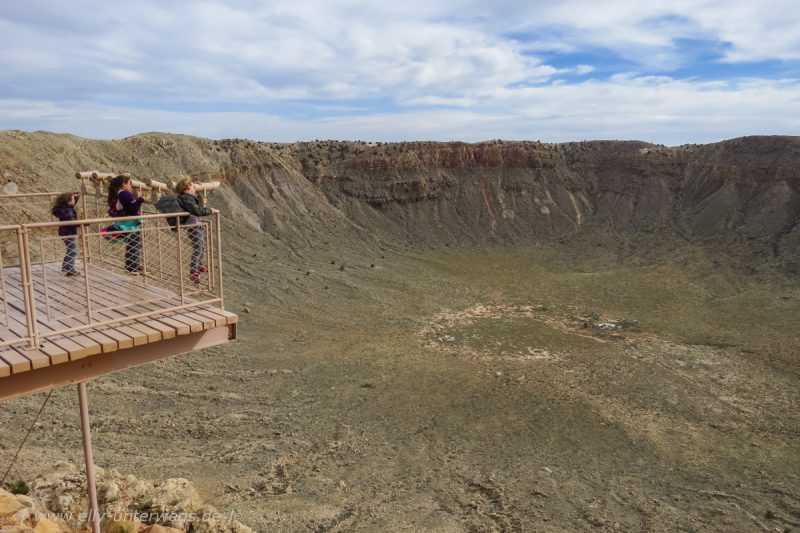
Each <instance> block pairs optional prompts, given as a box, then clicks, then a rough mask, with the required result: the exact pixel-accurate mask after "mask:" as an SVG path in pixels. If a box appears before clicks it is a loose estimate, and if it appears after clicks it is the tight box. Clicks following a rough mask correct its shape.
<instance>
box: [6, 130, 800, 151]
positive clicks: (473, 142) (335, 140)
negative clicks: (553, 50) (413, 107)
mask: <svg viewBox="0 0 800 533" xmlns="http://www.w3.org/2000/svg"><path fill="white" fill-rule="evenodd" d="M15 131H19V132H22V133H25V134H28V135H36V134H47V135H65V136H71V137H78V138H80V139H85V140H88V141H98V142H116V141H124V140H126V139H130V138H132V137H140V136H145V135H176V136H184V137H196V138H199V139H206V140H210V141H230V140H242V141H250V142H259V143H265V144H300V143H314V142H320V143H322V142H352V143H367V144H401V143H441V144H448V143H462V144H483V143H491V142H498V141H499V142H504V143H505V142H508V143H514V142H520V143H540V144H575V143H583V142H586V143H593V142H597V143H601V142H609V143H612V142H620V143H624V142H633V143H636V142H640V143H645V144H651V145H653V146H664V147H666V148H679V147H681V146H691V145H697V146H703V145H708V144H719V143H723V142H729V141H735V140H737V139H747V138H752V137H758V138H766V137H785V138H793V137H794V138H800V135H783V134H769V133H765V134H758V135H740V136H738V137H728V138H725V139H720V140H718V141H710V142H705V143H693V142H684V143H679V144H661V143H652V142H649V141H644V140H642V139H578V140H572V141H559V142H547V141H542V140H540V139H501V138H494V139H481V140H476V141H465V140H460V139H450V140H447V141H438V140H434V139H412V140H403V141H379V140H373V139H307V140H297V141H272V140H268V139H251V138H249V137H241V136H233V137H220V138H214V137H205V136H203V135H194V134H191V133H173V132H167V131H143V132H139V133H134V134H132V135H127V136H125V137H118V138H99V137H86V136H83V135H76V134H74V133H69V132H59V131H47V130H34V131H30V130H22V129H18V128H14V129H7V130H0V134H2V133H10V132H15Z"/></svg>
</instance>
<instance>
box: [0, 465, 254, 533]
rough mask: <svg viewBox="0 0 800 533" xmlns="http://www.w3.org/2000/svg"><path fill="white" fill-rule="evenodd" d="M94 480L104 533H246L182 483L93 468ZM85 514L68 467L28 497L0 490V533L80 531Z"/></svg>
mask: <svg viewBox="0 0 800 533" xmlns="http://www.w3.org/2000/svg"><path fill="white" fill-rule="evenodd" d="M95 476H96V479H97V496H98V505H99V507H100V513H101V515H102V519H101V522H102V528H103V532H104V533H177V532H184V531H193V532H195V533H223V532H224V533H251V532H252V530H251V529H250V528H249V527H247V526H246V525H244V524H242V523H241V522H239V521H237V520H235V519H234V518H233V517H234V515H233V513H232V512H228V513H222V512H220V511H218V510H217V509H216V508H214V507H213V506H211V505H209V504H207V503H204V502H203V501H202V500H201V498H200V495H199V494H198V492H197V489H195V487H194V485H193V484H192V483H191V482H190V481H189V480H187V479H183V478H173V479H167V480H166V481H164V482H162V483H154V482H152V481H147V480H141V479H137V478H136V477H135V476H132V475H127V476H123V475H121V474H120V473H119V472H117V471H116V470H112V469H104V468H100V467H97V466H96V467H95ZM88 510H89V505H88V503H87V498H86V481H85V476H84V475H83V473H82V472H81V471H79V470H78V468H76V467H75V466H74V465H72V464H70V463H65V462H60V463H57V464H56V465H55V467H54V469H53V471H51V472H50V473H48V474H47V475H45V476H42V477H40V478H38V479H36V480H35V481H34V482H33V485H32V491H31V494H30V495H28V496H24V495H14V494H11V493H10V492H7V491H5V490H2V489H0V531H2V532H3V533H23V532H24V533H30V532H31V531H35V532H36V533H62V532H63V533H66V532H69V531H83V530H85V528H86V522H85V518H86V513H87V512H88ZM62 518H63V519H62Z"/></svg>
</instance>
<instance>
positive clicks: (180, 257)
mask: <svg viewBox="0 0 800 533" xmlns="http://www.w3.org/2000/svg"><path fill="white" fill-rule="evenodd" d="M175 232H176V233H177V234H178V284H179V285H178V286H179V287H180V296H181V305H183V304H185V303H186V297H185V295H184V294H185V292H186V291H185V290H184V287H183V251H182V248H181V235H182V234H181V217H175Z"/></svg>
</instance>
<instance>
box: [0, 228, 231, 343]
mask: <svg viewBox="0 0 800 533" xmlns="http://www.w3.org/2000/svg"><path fill="white" fill-rule="evenodd" d="M181 215H182V216H186V215H187V214H186V213H183V214H181ZM218 216H219V214H218V213H215V214H214V215H212V219H213V223H212V221H209V220H201V221H199V222H197V223H193V224H185V225H181V224H180V221H178V223H177V224H176V225H175V226H172V225H170V224H169V223H168V222H167V218H168V217H172V218H178V217H176V216H175V215H142V216H141V218H134V217H122V218H111V217H104V218H98V219H88V220H79V221H77V222H66V223H36V224H23V225H19V226H4V227H0V270H2V274H3V275H2V283H0V297H2V302H1V303H2V306H0V347H2V346H4V345H8V344H10V343H18V342H20V341H30V342H31V344H34V343H35V342H37V341H38V339H42V338H48V337H54V336H57V335H62V334H65V333H72V332H79V331H84V330H86V329H88V328H93V327H97V326H101V325H102V326H107V325H110V324H118V323H123V322H125V321H128V320H132V319H138V318H140V317H145V316H153V315H156V314H159V313H165V312H170V311H177V310H181V309H187V308H192V307H197V306H199V305H202V304H212V303H213V304H215V305H216V306H219V307H222V284H221V272H220V270H219V266H218V265H220V259H221V258H220V257H219V255H220V246H219V243H220V240H219V238H220V236H219V220H218ZM65 227H71V228H74V229H75V231H74V235H73V234H72V232H67V233H66V234H65V233H64V228H65ZM59 228H61V229H62V234H61V235H59V234H58V233H59ZM7 310H8V311H7ZM4 343H5V344H4Z"/></svg>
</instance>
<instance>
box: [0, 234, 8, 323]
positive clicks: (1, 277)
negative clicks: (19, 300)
mask: <svg viewBox="0 0 800 533" xmlns="http://www.w3.org/2000/svg"><path fill="white" fill-rule="evenodd" d="M3 263H4V261H3V251H2V250H0V284H2V289H3V292H2V298H3V316H4V317H6V318H5V322H4V325H5V326H6V327H8V324H9V320H8V298H7V297H6V271H5V265H4V264H3Z"/></svg>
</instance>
